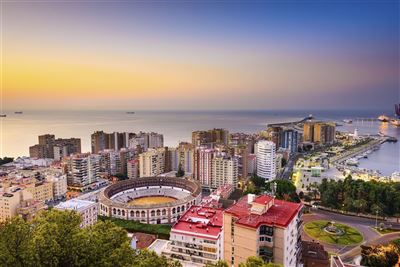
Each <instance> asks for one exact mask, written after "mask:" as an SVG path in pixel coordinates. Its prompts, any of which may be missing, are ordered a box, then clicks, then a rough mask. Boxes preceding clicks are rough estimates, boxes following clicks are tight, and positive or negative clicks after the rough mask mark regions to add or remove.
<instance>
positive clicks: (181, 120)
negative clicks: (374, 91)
mask: <svg viewBox="0 0 400 267" xmlns="http://www.w3.org/2000/svg"><path fill="white" fill-rule="evenodd" d="M309 113H312V114H313V115H314V116H315V117H316V118H317V119H326V120H337V121H340V120H342V119H355V118H357V117H377V116H378V115H380V113H386V114H390V112H376V111H311V112H310V111H279V110H268V111H136V113H135V114H126V112H125V111H24V114H22V115H17V114H14V113H13V112H6V114H7V117H6V118H1V135H0V137H1V147H0V154H1V156H13V157H17V156H24V155H28V154H29V146H31V145H33V144H36V143H37V136H38V135H41V134H46V133H52V134H55V135H56V137H63V138H68V137H78V138H81V139H82V151H90V134H91V133H92V132H94V131H96V130H104V131H106V132H113V131H120V132H124V131H126V132H138V131H154V132H159V133H163V134H164V141H165V145H167V146H176V145H177V144H178V142H179V141H190V139H191V132H192V131H194V130H201V129H209V128H213V127H220V128H226V129H228V130H229V131H230V132H245V133H255V132H258V131H260V130H263V129H265V127H266V124H268V123H276V122H285V121H293V120H299V119H302V118H304V117H305V116H307V115H308V114H309ZM355 128H357V129H358V130H359V133H370V134H377V133H378V132H379V131H382V132H384V133H386V134H387V135H391V136H396V137H398V138H399V139H400V128H395V127H393V126H390V125H388V124H381V123H379V122H364V123H362V122H354V123H353V124H351V125H344V126H343V127H339V128H338V129H339V130H345V131H354V129H355ZM399 151H400V142H398V143H396V144H393V143H387V144H384V145H383V146H382V147H381V149H380V150H378V151H376V152H375V153H373V154H371V155H370V157H369V158H368V159H366V160H361V163H360V164H361V167H366V168H371V169H375V170H380V171H381V172H382V173H383V174H385V175H389V174H391V173H392V172H394V171H399V170H400V167H399V166H400V155H399V153H400V152H399Z"/></svg>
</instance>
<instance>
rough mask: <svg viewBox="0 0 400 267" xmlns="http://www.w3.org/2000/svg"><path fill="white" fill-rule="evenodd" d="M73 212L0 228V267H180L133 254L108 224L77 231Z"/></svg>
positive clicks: (46, 214)
mask: <svg viewBox="0 0 400 267" xmlns="http://www.w3.org/2000/svg"><path fill="white" fill-rule="evenodd" d="M80 223H81V217H80V215H79V214H77V213H76V212H75V211H59V210H55V209H52V210H51V211H44V212H41V213H39V214H38V215H37V217H36V218H35V219H33V220H32V221H31V222H25V221H24V220H23V219H21V218H19V217H15V218H13V219H11V220H8V221H6V222H4V223H2V224H0V266H2V267H3V266H4V267H114V266H115V267H133V266H141V267H152V266H167V267H178V266H181V265H180V264H179V263H178V262H176V261H172V260H168V259H167V258H165V257H160V256H158V255H157V254H155V253H154V252H148V251H141V250H136V251H135V250H133V249H132V248H131V247H130V244H129V238H128V236H127V233H126V231H125V230H123V229H122V228H120V227H118V226H116V225H115V224H113V223H112V222H109V221H108V222H101V221H99V222H97V223H96V224H95V225H93V226H91V227H87V228H84V229H82V228H80Z"/></svg>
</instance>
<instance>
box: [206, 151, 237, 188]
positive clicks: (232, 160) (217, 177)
mask: <svg viewBox="0 0 400 267" xmlns="http://www.w3.org/2000/svg"><path fill="white" fill-rule="evenodd" d="M238 165H239V164H238V159H237V158H236V157H225V156H218V157H214V158H213V159H212V163H211V166H212V170H211V176H212V177H211V188H218V187H220V186H222V185H225V184H230V185H233V186H234V187H237V183H238V176H239V174H238V168H239V167H238Z"/></svg>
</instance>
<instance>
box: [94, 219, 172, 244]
mask: <svg viewBox="0 0 400 267" xmlns="http://www.w3.org/2000/svg"><path fill="white" fill-rule="evenodd" d="M99 220H102V221H111V222H113V223H115V224H116V225H118V226H119V227H122V228H124V229H125V230H126V231H128V232H130V233H133V232H141V233H146V234H154V235H157V236H158V238H161V239H169V233H170V232H171V226H170V225H162V224H145V223H140V222H135V221H130V220H122V219H117V218H110V217H105V216H99Z"/></svg>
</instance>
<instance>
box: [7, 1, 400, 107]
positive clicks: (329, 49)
mask: <svg viewBox="0 0 400 267" xmlns="http://www.w3.org/2000/svg"><path fill="white" fill-rule="evenodd" d="M398 6H399V4H398V2H396V1H393V2H391V1H388V2H384V3H378V2H377V1H376V2H375V1H372V2H371V1H368V2H364V1H360V2H349V3H344V2H324V3H313V2H301V3H296V4H293V3H289V2H283V3H277V2H268V3H252V4H251V5H250V4H245V3H221V2H219V3H159V2H151V3H139V2H136V3H129V2H124V1H119V2H108V1H104V2H98V3H93V2H84V3H82V2H80V3H78V2H74V1H72V2H35V1H33V2H29V3H28V2H19V1H13V2H8V1H5V2H4V1H3V2H2V15H3V16H2V37H3V38H2V42H1V43H2V55H3V59H2V72H3V73H2V74H3V80H2V89H3V92H2V95H3V99H2V106H3V109H5V110H13V109H17V110H29V109H37V110H40V109H134V110H139V109H158V110H160V109H167V110H169V109H173V110H179V109H230V110H234V109H286V108H290V109H305V108H310V107H312V108H314V109H335V108H337V109H362V108H368V107H372V108H373V109H384V110H388V109H391V108H392V105H393V104H394V103H395V102H396V99H398V98H399V95H398V88H399V80H398V71H399V64H398V57H399V51H398V45H399V24H398V20H399V11H398V10H399V9H398Z"/></svg>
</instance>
